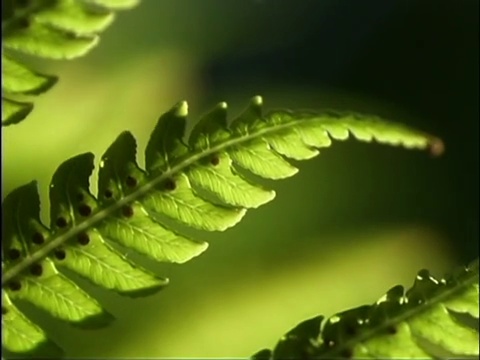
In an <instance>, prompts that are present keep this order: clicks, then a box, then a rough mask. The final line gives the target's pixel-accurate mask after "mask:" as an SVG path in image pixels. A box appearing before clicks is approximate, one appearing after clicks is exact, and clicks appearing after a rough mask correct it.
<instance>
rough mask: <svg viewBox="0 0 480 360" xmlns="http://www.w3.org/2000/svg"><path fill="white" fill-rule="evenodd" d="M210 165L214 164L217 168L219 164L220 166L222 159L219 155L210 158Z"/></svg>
mask: <svg viewBox="0 0 480 360" xmlns="http://www.w3.org/2000/svg"><path fill="white" fill-rule="evenodd" d="M210 164H212V165H213V166H217V165H218V164H220V158H219V157H218V155H213V156H212V157H211V158H210Z"/></svg>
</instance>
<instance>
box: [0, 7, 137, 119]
mask: <svg viewBox="0 0 480 360" xmlns="http://www.w3.org/2000/svg"><path fill="white" fill-rule="evenodd" d="M137 3H138V1H137V0H110V1H106V0H103V1H102V0H35V1H28V0H27V1H14V0H9V1H8V0H6V1H2V62H3V68H2V78H3V82H2V94H3V96H2V108H5V107H7V110H5V111H2V126H5V125H10V124H16V123H18V122H20V121H22V120H23V119H24V118H25V117H26V116H27V115H28V114H29V113H30V112H31V110H32V109H33V104H32V103H31V102H24V101H19V100H21V99H17V98H16V97H18V96H19V95H21V96H25V95H38V94H40V93H42V92H45V91H47V90H48V89H49V88H50V87H51V86H53V85H54V84H55V82H56V81H57V78H56V77H54V76H50V75H45V74H40V73H37V72H35V71H33V70H30V69H29V68H28V67H26V66H24V65H22V64H21V63H20V62H18V61H16V60H14V59H13V58H12V57H11V56H9V55H7V54H4V53H5V50H6V51H13V52H15V51H17V52H22V53H25V54H28V55H33V56H37V57H41V58H48V59H73V58H76V57H79V56H83V55H85V54H86V53H87V52H88V51H89V50H90V49H92V48H93V47H94V46H95V45H96V44H97V43H98V40H99V33H100V32H102V31H103V30H105V28H107V27H108V26H109V25H110V24H111V22H112V21H113V19H114V11H116V10H123V9H127V8H130V7H132V6H134V5H136V4H137Z"/></svg>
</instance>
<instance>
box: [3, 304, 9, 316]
mask: <svg viewBox="0 0 480 360" xmlns="http://www.w3.org/2000/svg"><path fill="white" fill-rule="evenodd" d="M7 313H8V309H7V308H6V307H5V306H2V315H7Z"/></svg>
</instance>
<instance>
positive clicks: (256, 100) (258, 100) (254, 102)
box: [251, 95, 263, 106]
mask: <svg viewBox="0 0 480 360" xmlns="http://www.w3.org/2000/svg"><path fill="white" fill-rule="evenodd" d="M251 103H252V105H255V106H262V105H263V98H262V97H261V96H260V95H257V96H254V97H253V98H252V100H251Z"/></svg>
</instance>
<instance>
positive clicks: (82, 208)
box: [78, 204, 92, 217]
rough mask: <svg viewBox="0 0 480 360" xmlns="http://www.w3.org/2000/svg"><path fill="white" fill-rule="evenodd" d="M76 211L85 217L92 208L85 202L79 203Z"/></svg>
mask: <svg viewBox="0 0 480 360" xmlns="http://www.w3.org/2000/svg"><path fill="white" fill-rule="evenodd" d="M78 213H79V214H80V215H82V216H83V217H87V216H89V215H90V214H91V213H92V208H91V207H90V206H88V205H87V204H81V205H80V206H79V207H78Z"/></svg>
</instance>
